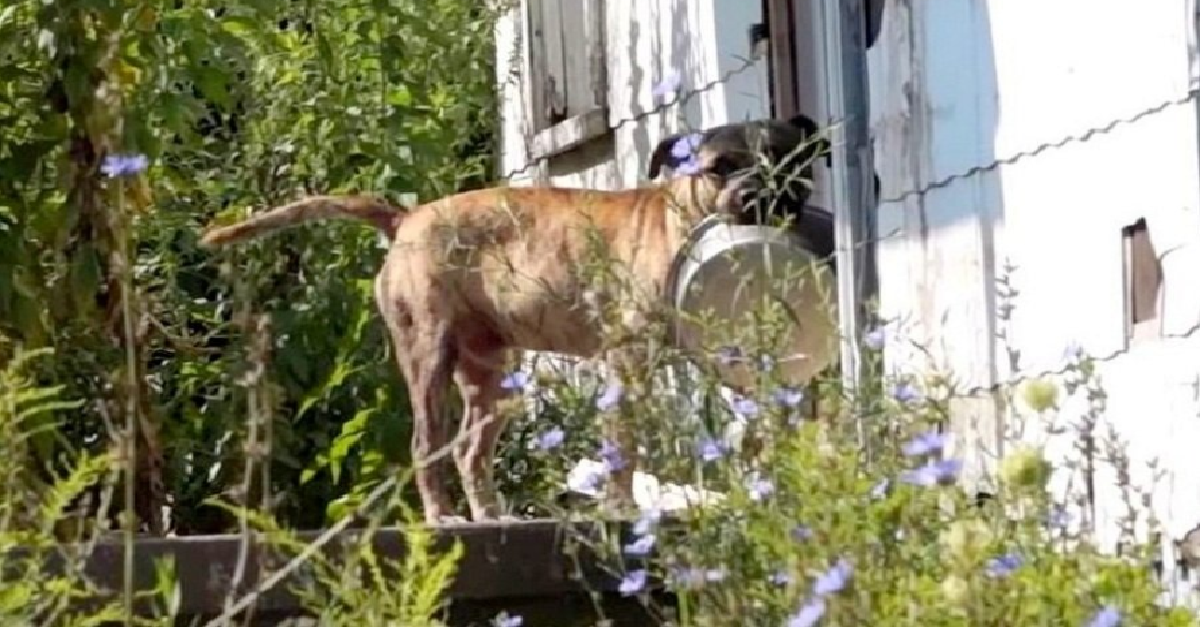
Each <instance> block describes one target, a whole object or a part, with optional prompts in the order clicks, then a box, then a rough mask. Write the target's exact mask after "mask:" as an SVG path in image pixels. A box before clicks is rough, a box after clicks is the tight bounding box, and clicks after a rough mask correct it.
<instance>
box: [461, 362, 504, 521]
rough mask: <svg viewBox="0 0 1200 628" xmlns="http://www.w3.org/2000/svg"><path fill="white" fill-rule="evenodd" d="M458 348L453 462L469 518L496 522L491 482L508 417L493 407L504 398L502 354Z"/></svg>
mask: <svg viewBox="0 0 1200 628" xmlns="http://www.w3.org/2000/svg"><path fill="white" fill-rule="evenodd" d="M459 347H460V349H459V361H458V365H457V367H456V368H455V371H454V381H455V383H456V384H457V385H458V389H459V392H460V393H461V394H462V400H463V421H462V425H461V427H460V428H459V429H460V435H459V438H458V440H457V442H456V446H455V452H454V460H455V462H456V463H457V465H458V474H459V476H460V477H461V478H462V484H463V490H464V491H465V492H466V494H467V503H468V504H469V505H470V507H471V518H472V519H473V520H475V521H482V520H485V519H496V518H498V517H499V516H500V505H499V497H498V495H497V491H496V484H495V479H494V465H495V456H496V443H497V442H498V441H499V440H500V436H501V435H502V434H503V433H504V428H505V425H506V424H507V422H508V416H507V415H506V414H505V413H503V412H499V411H497V407H496V406H497V402H498V401H499V400H500V398H501V397H502V396H504V390H503V389H502V387H501V382H502V380H503V378H504V370H503V366H504V363H503V360H502V358H503V353H502V352H501V351H498V350H492V351H486V352H475V351H472V350H471V349H472V348H473V347H469V346H464V345H462V344H460V345H459Z"/></svg>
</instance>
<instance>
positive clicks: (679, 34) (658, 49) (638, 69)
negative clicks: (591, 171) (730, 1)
mask: <svg viewBox="0 0 1200 628" xmlns="http://www.w3.org/2000/svg"><path fill="white" fill-rule="evenodd" d="M632 10H633V11H639V9H638V8H634V9H632ZM644 11H645V13H644V15H645V16H646V17H645V19H644V20H640V19H639V20H632V21H631V22H630V25H629V38H628V40H627V42H626V44H627V45H626V54H627V55H628V56H626V57H625V58H626V59H633V60H637V61H638V62H634V63H631V66H632V70H631V72H630V75H629V84H628V85H626V86H625V88H626V89H627V90H628V91H629V93H630V94H644V93H647V92H649V91H650V90H652V89H653V87H654V86H655V85H657V84H659V83H660V82H662V81H663V80H664V79H666V78H667V77H668V76H670V75H671V74H672V73H678V76H679V77H680V78H681V80H682V82H681V88H680V93H681V95H682V94H685V93H687V92H689V91H691V90H694V89H696V87H697V86H696V85H695V84H694V83H695V81H692V80H689V77H694V76H696V75H697V69H698V68H699V67H701V63H700V62H701V58H700V57H699V56H698V51H697V50H696V47H697V46H699V45H712V44H711V43H703V42H701V43H695V42H698V39H697V38H696V37H695V36H694V35H695V34H696V27H697V24H696V21H695V18H696V15H697V12H696V6H695V3H693V2H690V1H689V0H667V1H660V2H650V3H646V4H645V8H644ZM643 23H645V24H650V25H653V28H657V29H659V30H658V32H657V33H654V32H652V33H649V34H648V35H645V34H643V28H644V27H643V26H642V24H643ZM664 24H665V25H669V26H667V27H666V28H665V29H664V27H663V26H661V25H664ZM643 36H648V37H649V41H650V46H649V56H648V57H642V56H640V55H639V50H640V48H639V44H640V43H641V38H642V37H643ZM664 39H667V40H669V43H667V44H664ZM650 68H660V69H661V71H658V72H654V71H649V69H650ZM635 98H636V97H635ZM661 102H662V100H661V99H660V98H658V97H651V100H650V101H648V102H646V101H641V100H640V98H639V99H638V106H635V107H634V110H635V111H642V110H647V109H650V108H652V107H657V106H658V105H659V104H660V103H661ZM699 114H700V103H699V102H698V98H693V99H692V100H691V101H689V102H688V103H687V104H685V105H683V110H682V111H680V110H679V109H678V108H671V109H667V110H666V111H664V112H663V114H661V115H658V116H655V117H651V118H647V119H646V120H645V121H643V122H642V123H640V124H636V125H634V126H633V128H632V131H631V132H630V133H629V135H628V139H629V141H628V142H625V143H624V144H623V145H622V146H621V154H620V155H618V156H617V159H618V161H619V163H621V164H623V165H624V164H629V165H630V167H636V168H637V170H636V172H633V173H623V175H624V176H623V179H624V180H625V182H627V183H628V182H631V181H638V180H642V179H644V178H645V176H646V175H645V173H646V170H647V168H648V167H649V160H650V154H651V153H652V152H653V150H654V146H655V145H656V144H657V143H658V140H659V139H660V138H662V137H665V136H667V135H669V134H671V133H674V132H676V131H677V130H680V125H679V123H677V122H675V121H674V118H677V117H680V116H682V117H683V118H684V119H686V120H687V121H688V122H689V123H690V124H691V125H693V126H700V124H699V123H700V115H699ZM653 124H657V127H658V128H657V129H656V132H655V133H653V134H652V133H651V132H650V130H651V126H652V125H653Z"/></svg>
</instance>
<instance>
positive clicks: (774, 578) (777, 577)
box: [767, 569, 792, 585]
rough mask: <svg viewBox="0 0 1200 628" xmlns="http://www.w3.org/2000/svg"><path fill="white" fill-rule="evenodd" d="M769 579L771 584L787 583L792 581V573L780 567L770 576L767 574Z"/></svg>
mask: <svg viewBox="0 0 1200 628" xmlns="http://www.w3.org/2000/svg"><path fill="white" fill-rule="evenodd" d="M767 580H769V581H770V582H771V584H777V585H785V584H788V583H790V582H791V581H792V574H791V573H790V572H788V570H786V569H780V570H778V571H776V572H775V573H773V574H771V575H770V576H767Z"/></svg>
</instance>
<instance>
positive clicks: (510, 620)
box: [495, 613, 525, 628]
mask: <svg viewBox="0 0 1200 628" xmlns="http://www.w3.org/2000/svg"><path fill="white" fill-rule="evenodd" d="M524 623H525V618H524V617H522V616H520V615H509V614H508V613H501V614H500V615H499V616H497V617H496V624H495V625H497V626H506V627H508V628H512V627H514V626H521V625H523V624H524Z"/></svg>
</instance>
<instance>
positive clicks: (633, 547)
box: [625, 534, 655, 556]
mask: <svg viewBox="0 0 1200 628" xmlns="http://www.w3.org/2000/svg"><path fill="white" fill-rule="evenodd" d="M654 540H655V539H654V535H653V534H646V535H644V536H642V537H640V538H638V539H637V540H635V541H634V542H632V543H629V544H628V545H626V546H625V553H626V554H629V555H630V556H645V555H646V554H649V553H650V550H651V549H653V548H654Z"/></svg>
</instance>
